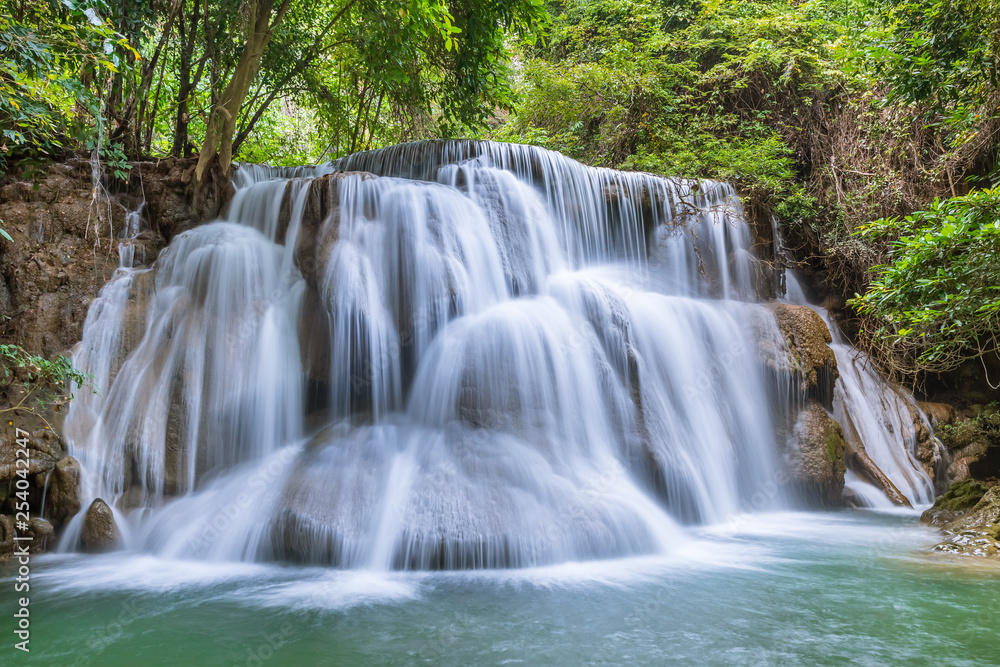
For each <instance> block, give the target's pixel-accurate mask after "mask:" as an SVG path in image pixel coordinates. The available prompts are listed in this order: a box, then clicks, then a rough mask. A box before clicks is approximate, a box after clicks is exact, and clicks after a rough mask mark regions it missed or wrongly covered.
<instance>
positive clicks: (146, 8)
mask: <svg viewBox="0 0 1000 667" xmlns="http://www.w3.org/2000/svg"><path fill="white" fill-rule="evenodd" d="M2 5H3V12H2V14H3V16H4V18H3V19H2V20H0V51H2V52H3V59H2V62H3V64H2V66H0V67H2V70H0V86H2V88H0V92H2V94H3V97H2V101H0V124H2V126H3V137H4V139H3V145H2V149H0V150H2V152H3V154H4V157H5V160H6V161H10V160H19V159H20V160H23V159H25V158H37V157H45V156H54V155H58V154H59V152H60V149H63V148H71V147H78V146H80V145H81V144H84V145H87V146H88V147H90V148H95V147H99V148H100V152H101V155H102V156H103V157H104V159H105V160H106V161H107V162H108V163H109V164H111V166H112V169H113V170H117V171H118V172H119V173H118V176H119V177H123V176H126V175H127V174H126V173H125V172H126V171H127V161H128V160H130V159H137V158H140V157H143V156H147V155H152V156H162V155H192V154H198V155H199V165H198V171H197V175H198V177H199V180H200V178H201V177H202V175H203V173H204V172H205V170H206V169H208V168H210V167H211V165H213V164H218V165H219V166H220V167H221V168H222V171H223V172H224V173H225V172H228V169H229V163H230V161H231V159H233V158H234V157H236V158H240V157H242V158H244V159H256V160H262V161H263V160H264V159H267V161H269V162H276V163H302V162H307V161H315V160H319V159H322V158H330V157H336V156H338V155H343V154H346V153H349V152H352V151H354V150H358V149H361V148H368V147H371V146H374V145H380V144H383V143H392V142H395V141H399V140H403V139H408V138H414V137H423V136H432V135H436V134H457V133H463V132H464V131H466V128H468V127H470V126H474V125H477V124H480V123H481V122H482V121H483V119H484V118H486V117H487V116H489V115H491V114H492V113H493V112H494V111H495V110H496V109H498V108H509V107H510V106H511V105H512V103H513V93H512V90H511V88H510V86H509V83H508V82H509V77H508V76H507V69H508V66H509V54H508V51H507V50H506V48H505V47H504V40H505V39H513V38H518V39H523V40H527V41H530V40H533V39H535V38H536V37H537V35H538V34H540V32H541V31H542V30H543V29H544V27H545V24H546V17H547V15H546V13H545V10H544V8H543V7H542V5H541V0H491V1H490V2H485V3H483V2H470V1H468V0H318V1H315V2H300V1H297V0H294V1H293V0H277V1H276V0H208V1H206V0H154V1H153V2H149V1H147V0H123V1H114V2H112V1H109V0H66V1H59V0H32V1H30V2H29V1H27V0H4V1H3V2H2Z"/></svg>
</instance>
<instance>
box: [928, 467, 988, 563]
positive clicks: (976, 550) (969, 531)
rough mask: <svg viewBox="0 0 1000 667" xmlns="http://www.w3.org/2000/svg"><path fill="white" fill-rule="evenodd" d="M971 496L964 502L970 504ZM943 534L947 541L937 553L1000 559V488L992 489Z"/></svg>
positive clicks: (940, 546) (946, 528) (967, 495)
mask: <svg viewBox="0 0 1000 667" xmlns="http://www.w3.org/2000/svg"><path fill="white" fill-rule="evenodd" d="M970 495H971V493H970V494H966V495H965V496H964V497H965V498H966V500H965V501H964V502H968V500H967V499H968V498H969V497H970ZM958 497H959V496H956V499H957V498H958ZM956 502H957V500H956ZM942 532H943V533H944V534H945V535H946V536H947V539H946V540H945V541H944V542H942V543H941V544H938V545H937V546H936V547H934V550H935V551H941V552H944V553H953V554H958V555H962V556H992V557H997V556H1000V485H994V486H991V487H988V488H987V490H986V493H984V494H983V496H982V497H981V498H980V499H979V502H977V503H976V504H975V506H974V507H972V508H971V509H968V510H965V511H964V512H963V514H962V516H961V517H959V518H958V519H955V520H954V521H952V522H950V523H948V524H947V525H945V527H944V528H943V529H942Z"/></svg>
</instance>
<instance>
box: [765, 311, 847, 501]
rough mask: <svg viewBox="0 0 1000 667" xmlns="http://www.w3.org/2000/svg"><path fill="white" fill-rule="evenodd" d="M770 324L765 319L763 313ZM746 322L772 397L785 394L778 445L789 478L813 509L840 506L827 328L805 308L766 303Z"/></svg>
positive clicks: (839, 434) (839, 446) (838, 440)
mask: <svg viewBox="0 0 1000 667" xmlns="http://www.w3.org/2000/svg"><path fill="white" fill-rule="evenodd" d="M767 311H770V314H771V315H772V316H773V322H772V321H767V318H768V312H767ZM767 311H763V310H762V311H760V313H759V314H758V315H755V316H754V319H753V320H751V326H752V327H753V329H754V331H755V335H756V338H757V350H758V356H759V358H760V361H761V363H762V364H763V365H764V366H765V368H767V369H768V371H770V373H769V375H770V377H771V381H772V383H773V384H774V386H773V387H772V389H771V393H772V395H775V396H782V395H785V396H787V405H785V406H784V410H785V413H784V414H783V415H782V420H781V424H780V425H779V433H778V442H779V443H781V444H782V445H783V446H782V456H783V458H784V461H785V466H786V469H787V472H788V474H789V479H790V481H791V483H792V484H793V485H795V486H796V487H797V489H798V490H799V492H800V493H801V495H802V496H803V497H804V498H805V499H806V500H807V501H808V502H810V503H812V504H814V505H823V506H839V505H842V504H843V499H842V496H843V491H844V472H845V470H846V465H845V464H846V454H845V447H846V443H845V440H844V434H843V430H842V429H841V427H840V425H839V424H838V423H837V422H836V421H835V420H834V419H833V417H831V416H830V411H831V410H832V409H833V387H834V383H835V382H836V379H837V358H836V355H835V354H834V352H833V350H832V349H831V348H830V346H829V344H830V343H831V342H832V337H831V335H830V330H829V329H828V328H827V326H826V322H824V321H823V318H822V317H820V316H819V314H818V313H817V312H816V311H814V310H812V309H811V308H808V307H806V306H793V305H790V304H785V303H771V304H768V305H767Z"/></svg>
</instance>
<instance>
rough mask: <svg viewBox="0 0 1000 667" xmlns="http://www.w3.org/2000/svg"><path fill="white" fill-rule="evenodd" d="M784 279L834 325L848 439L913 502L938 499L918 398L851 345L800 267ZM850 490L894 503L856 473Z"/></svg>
mask: <svg viewBox="0 0 1000 667" xmlns="http://www.w3.org/2000/svg"><path fill="white" fill-rule="evenodd" d="M785 281H786V289H787V294H786V299H787V300H788V301H789V302H790V303H795V304H800V305H807V306H809V307H810V308H812V309H813V310H815V311H816V312H818V313H819V314H820V316H821V317H822V318H823V320H824V321H825V322H826V324H827V326H828V327H829V329H830V333H831V335H832V337H833V343H832V344H831V347H832V348H833V351H834V354H836V355H837V368H838V369H839V371H840V378H839V379H838V381H837V386H836V390H835V393H834V416H835V418H836V419H837V421H838V422H839V423H840V424H841V425H842V426H844V428H845V435H846V437H847V438H848V439H849V440H853V441H855V442H856V444H857V446H858V447H859V448H860V449H862V450H863V451H865V452H867V454H868V455H869V456H870V457H871V459H872V461H874V463H875V465H876V466H878V468H879V470H881V471H882V472H883V473H884V474H885V475H886V476H887V477H888V478H889V479H890V480H891V481H892V483H893V485H894V486H895V487H896V488H897V489H898V490H899V492H900V493H902V495H903V496H905V497H906V499H907V500H908V501H909V502H910V504H911V505H914V506H917V505H927V504H929V503H932V502H934V483H933V482H932V481H931V478H930V476H929V475H928V474H927V472H925V471H924V470H923V468H922V467H921V466H920V463H919V462H918V461H917V460H916V457H915V455H916V446H917V434H916V429H915V428H914V418H916V419H918V420H920V421H922V422H923V426H924V428H925V429H926V430H927V432H930V430H931V425H930V422H929V421H928V419H927V417H926V415H924V414H923V412H921V410H920V409H919V407H918V406H917V402H916V400H915V399H914V398H913V396H912V395H911V394H909V393H907V392H906V391H905V390H904V389H902V388H901V387H897V386H895V385H893V384H891V383H889V382H887V381H886V380H885V379H884V378H882V376H881V375H879V373H878V370H877V369H876V368H875V365H874V364H873V363H872V362H871V361H870V360H869V359H868V357H867V356H866V355H865V354H864V353H863V352H861V351H860V350H856V349H854V347H852V346H851V344H850V343H849V342H848V341H847V339H846V337H845V336H844V334H843V333H842V332H841V330H840V326H839V325H838V324H837V323H836V321H834V319H833V317H831V315H830V313H829V312H828V311H827V310H826V309H825V308H822V307H820V306H817V305H815V304H813V303H811V302H810V299H809V298H808V297H807V296H806V291H805V289H804V288H803V286H802V282H801V279H800V277H799V275H798V273H797V272H796V271H794V270H788V271H787V272H786V275H785ZM847 488H849V489H852V490H854V492H855V494H856V496H857V497H858V498H859V499H860V500H861V501H862V502H863V503H864V504H866V505H869V506H872V505H874V506H881V507H885V506H891V503H890V502H889V501H888V499H887V498H885V496H884V495H882V494H879V493H878V492H877V490H876V492H875V493H872V486H871V484H869V483H868V482H866V481H865V480H864V479H862V478H860V477H858V476H857V475H850V476H849V477H848V483H847Z"/></svg>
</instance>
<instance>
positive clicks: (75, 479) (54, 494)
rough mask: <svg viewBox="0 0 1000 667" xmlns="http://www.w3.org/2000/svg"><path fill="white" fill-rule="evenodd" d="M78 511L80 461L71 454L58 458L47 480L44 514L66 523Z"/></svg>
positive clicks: (59, 522)
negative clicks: (47, 487) (47, 488)
mask: <svg viewBox="0 0 1000 667" xmlns="http://www.w3.org/2000/svg"><path fill="white" fill-rule="evenodd" d="M79 511H80V462H79V461H77V460H76V459H75V458H73V457H72V456H67V457H65V458H62V459H60V460H59V461H58V462H57V463H56V465H55V469H54V470H53V471H52V477H51V479H50V480H49V490H48V494H47V499H46V502H45V514H46V516H47V518H49V519H51V520H52V521H54V522H55V523H57V524H61V523H66V522H68V521H69V520H70V519H72V518H73V517H74V516H76V515H77V513H78V512H79Z"/></svg>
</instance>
